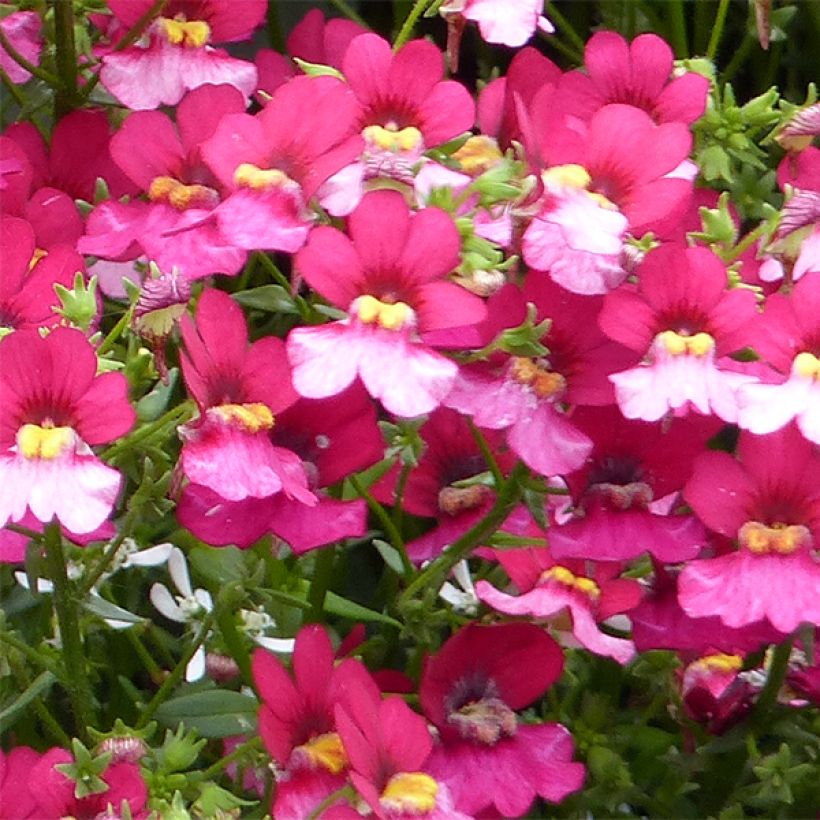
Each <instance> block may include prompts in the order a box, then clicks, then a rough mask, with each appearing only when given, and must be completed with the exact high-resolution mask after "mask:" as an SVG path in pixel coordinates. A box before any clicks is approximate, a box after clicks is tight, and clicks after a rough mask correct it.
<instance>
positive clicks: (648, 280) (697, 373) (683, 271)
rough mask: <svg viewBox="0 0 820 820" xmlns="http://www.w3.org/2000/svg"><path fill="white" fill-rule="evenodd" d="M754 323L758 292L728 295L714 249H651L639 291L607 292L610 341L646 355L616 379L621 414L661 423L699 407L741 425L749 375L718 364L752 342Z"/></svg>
mask: <svg viewBox="0 0 820 820" xmlns="http://www.w3.org/2000/svg"><path fill="white" fill-rule="evenodd" d="M755 318H756V309H755V297H754V294H753V293H752V292H751V291H749V290H747V289H741V288H737V289H734V290H729V289H728V279H727V276H726V269H725V267H724V265H723V263H722V262H721V261H720V260H719V259H718V258H717V257H716V256H715V255H714V254H713V253H712V252H711V251H709V250H707V249H706V248H701V247H694V248H683V247H680V246H677V245H665V246H662V247H660V248H656V249H655V250H653V251H651V252H650V253H649V254H647V256H646V259H645V260H644V262H643V263H642V264H641V266H640V268H639V270H638V285H637V287H636V286H635V285H631V284H624V285H622V286H621V287H620V288H619V289H618V290H616V291H613V292H612V293H610V294H608V295H607V297H606V299H605V300H604V307H603V310H602V311H601V315H600V318H599V323H600V326H601V329H602V330H603V331H604V333H606V334H607V336H609V337H610V338H612V339H615V340H616V341H619V342H621V344H624V345H626V346H627V347H630V348H632V349H633V350H635V351H637V352H639V353H642V354H645V355H646V356H647V361H646V362H645V363H643V364H641V365H639V366H638V367H634V368H632V369H631V370H626V371H624V372H621V373H616V374H614V375H612V376H610V379H611V381H612V383H613V384H614V385H615V391H616V394H617V397H618V405H619V406H620V408H621V412H622V413H623V414H624V415H625V416H626V417H627V418H630V419H644V420H645V421H657V420H658V419H660V418H662V417H663V416H664V415H666V414H667V413H669V412H674V413H675V414H676V415H685V414H686V413H687V412H688V411H689V409H690V408H694V409H695V410H697V412H699V413H701V414H703V415H709V414H714V415H717V416H719V417H720V418H722V419H723V420H724V421H735V420H736V418H737V400H736V397H735V393H736V391H737V389H738V387H739V386H740V385H741V384H744V383H745V382H748V381H751V377H749V376H745V375H743V374H740V373H736V372H733V371H732V370H731V369H730V368H726V367H725V366H724V365H723V364H722V363H721V362H720V358H721V357H723V356H726V355H727V354H729V353H734V352H736V351H738V350H740V349H741V348H743V347H744V346H745V345H746V344H747V343H750V342H751V341H752V337H751V333H750V328H751V326H752V323H753V322H754V320H755Z"/></svg>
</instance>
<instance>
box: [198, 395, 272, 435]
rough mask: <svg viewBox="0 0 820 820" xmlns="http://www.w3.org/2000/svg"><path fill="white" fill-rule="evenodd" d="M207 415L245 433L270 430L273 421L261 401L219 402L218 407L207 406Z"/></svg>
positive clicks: (269, 412) (267, 408) (266, 407)
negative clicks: (248, 402)
mask: <svg viewBox="0 0 820 820" xmlns="http://www.w3.org/2000/svg"><path fill="white" fill-rule="evenodd" d="M208 417H209V418H210V419H215V420H216V421H218V422H220V423H222V424H225V425H228V426H230V427H235V428H237V429H239V430H242V431H244V432H246V433H258V432H259V431H260V430H270V429H271V428H272V427H273V423H274V419H273V413H271V411H270V408H269V407H268V406H267V405H266V404H262V403H261V402H253V403H251V404H221V405H219V407H209V408H208Z"/></svg>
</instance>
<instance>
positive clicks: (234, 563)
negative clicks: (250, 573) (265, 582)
mask: <svg viewBox="0 0 820 820" xmlns="http://www.w3.org/2000/svg"><path fill="white" fill-rule="evenodd" d="M189 560H190V562H191V566H192V567H193V568H194V569H195V570H196V571H197V573H198V574H199V575H202V576H203V577H204V578H206V579H207V580H209V581H213V582H215V583H217V584H222V585H224V584H229V583H231V581H241V580H242V579H243V578H244V577H245V575H246V572H245V554H244V553H243V552H242V550H240V549H237V548H236V547H218V548H217V547H204V546H203V547H195V548H194V549H192V550H191V552H190V554H189Z"/></svg>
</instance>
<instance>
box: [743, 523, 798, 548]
mask: <svg viewBox="0 0 820 820" xmlns="http://www.w3.org/2000/svg"><path fill="white" fill-rule="evenodd" d="M737 537H738V541H739V542H740V546H741V547H745V548H746V549H747V550H749V552H752V553H754V554H755V555H770V554H772V553H774V554H776V555H791V554H792V553H793V552H797V550H799V549H801V548H803V547H806V548H809V549H810V548H811V547H812V546H813V544H814V539H813V538H812V534H811V531H810V530H809V528H808V527H806V526H805V525H804V524H782V523H780V522H775V523H774V524H772V525H771V526H769V525H767V524H763V523H761V522H760V521H747V522H746V523H745V524H744V525H743V526H742V527H741V528H740V530H739V531H738V534H737Z"/></svg>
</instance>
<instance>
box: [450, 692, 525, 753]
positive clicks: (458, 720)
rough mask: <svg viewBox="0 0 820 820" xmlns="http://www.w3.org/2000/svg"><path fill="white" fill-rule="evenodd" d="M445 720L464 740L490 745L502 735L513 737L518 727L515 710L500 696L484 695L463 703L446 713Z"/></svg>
mask: <svg viewBox="0 0 820 820" xmlns="http://www.w3.org/2000/svg"><path fill="white" fill-rule="evenodd" d="M447 722H448V723H451V724H452V725H453V726H455V727H456V728H457V729H458V732H459V734H460V735H461V736H462V737H463V738H464V739H465V740H472V741H474V742H475V743H483V744H485V745H487V746H492V745H493V744H494V743H497V742H498V741H499V740H501V738H503V737H513V735H515V733H516V730H517V729H518V718H517V717H516V716H515V712H513V710H512V709H510V707H509V706H507V704H506V703H504V701H503V700H501V698H498V697H491V696H485V697H482V698H480V699H479V700H472V701H469V702H468V703H465V704H464V705H463V706H462V707H461V708H460V709H457V710H455V711H453V712H450V714H449V715H447Z"/></svg>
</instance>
